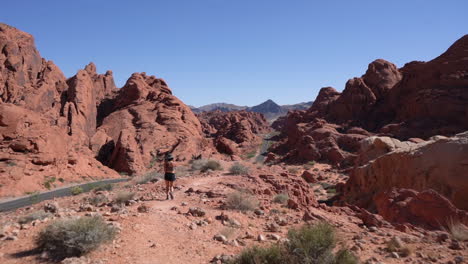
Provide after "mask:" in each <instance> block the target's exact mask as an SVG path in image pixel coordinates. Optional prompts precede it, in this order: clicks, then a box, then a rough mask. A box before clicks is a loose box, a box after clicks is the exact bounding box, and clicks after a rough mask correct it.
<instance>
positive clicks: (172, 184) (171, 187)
mask: <svg viewBox="0 0 468 264" xmlns="http://www.w3.org/2000/svg"><path fill="white" fill-rule="evenodd" d="M169 186H170V194H171V198H172V199H174V194H173V192H174V182H173V181H171V182H170V185H169Z"/></svg>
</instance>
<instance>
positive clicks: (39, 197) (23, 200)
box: [0, 178, 129, 212]
mask: <svg viewBox="0 0 468 264" xmlns="http://www.w3.org/2000/svg"><path fill="white" fill-rule="evenodd" d="M128 180H129V179H128V178H121V179H108V180H102V181H95V182H88V183H83V184H78V185H73V186H67V187H63V188H59V189H55V190H52V191H47V192H42V193H35V194H31V195H28V196H23V197H20V198H13V199H10V200H7V201H0V212H6V211H11V210H15V209H18V208H21V207H25V206H30V205H32V204H35V203H39V202H42V201H45V200H50V199H53V198H56V197H64V196H70V195H73V194H72V192H71V188H73V187H81V188H82V189H83V192H87V191H89V190H91V189H94V188H96V187H97V186H99V185H102V184H108V183H118V182H124V181H128Z"/></svg>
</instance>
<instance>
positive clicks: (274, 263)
mask: <svg viewBox="0 0 468 264" xmlns="http://www.w3.org/2000/svg"><path fill="white" fill-rule="evenodd" d="M230 263H231V264H283V263H287V260H286V258H285V256H284V250H282V248H281V246H280V245H273V246H270V247H268V248H262V247H252V248H248V249H246V250H244V251H242V252H241V254H240V255H239V256H237V257H236V258H234V259H233V260H232V261H231V262H230Z"/></svg>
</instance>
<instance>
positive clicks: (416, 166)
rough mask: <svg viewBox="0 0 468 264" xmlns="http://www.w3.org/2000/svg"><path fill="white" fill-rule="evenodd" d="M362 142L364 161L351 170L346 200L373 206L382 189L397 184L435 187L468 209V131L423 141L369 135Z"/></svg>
mask: <svg viewBox="0 0 468 264" xmlns="http://www.w3.org/2000/svg"><path fill="white" fill-rule="evenodd" d="M362 145H363V149H362V152H361V155H360V158H358V159H359V160H361V161H362V164H363V165H360V166H356V167H355V168H354V169H353V170H352V171H351V174H350V178H349V180H348V182H347V183H346V186H345V187H344V189H343V190H342V192H343V198H344V199H345V200H346V201H348V202H351V203H355V204H358V205H360V206H362V207H365V208H369V207H372V205H373V198H374V197H375V196H376V195H377V194H378V193H382V192H385V191H389V190H391V189H392V188H393V187H396V188H408V189H414V190H416V191H425V190H428V189H432V190H435V191H437V192H438V193H440V194H441V195H443V196H445V197H446V198H448V199H449V200H450V201H451V202H452V203H453V204H454V205H455V206H456V207H458V208H460V209H464V210H467V209H468V169H467V168H468V159H467V157H468V132H465V133H461V134H458V135H456V136H454V137H451V138H445V137H436V138H435V139H433V140H429V141H427V142H423V143H419V144H415V143H408V142H399V141H397V140H390V139H389V138H385V137H384V138H369V139H366V140H364V141H363V142H362ZM385 151H386V152H385ZM365 161H368V162H365ZM363 194H365V195H363Z"/></svg>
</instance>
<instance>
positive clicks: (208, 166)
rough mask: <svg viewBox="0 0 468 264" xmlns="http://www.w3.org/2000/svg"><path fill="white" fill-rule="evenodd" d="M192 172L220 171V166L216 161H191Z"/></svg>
mask: <svg viewBox="0 0 468 264" xmlns="http://www.w3.org/2000/svg"><path fill="white" fill-rule="evenodd" d="M191 166H192V167H191V168H192V170H194V171H195V170H199V171H201V172H206V171H209V170H212V171H215V170H222V169H223V168H222V166H221V164H220V163H219V162H218V161H217V160H193V161H192V164H191Z"/></svg>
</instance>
